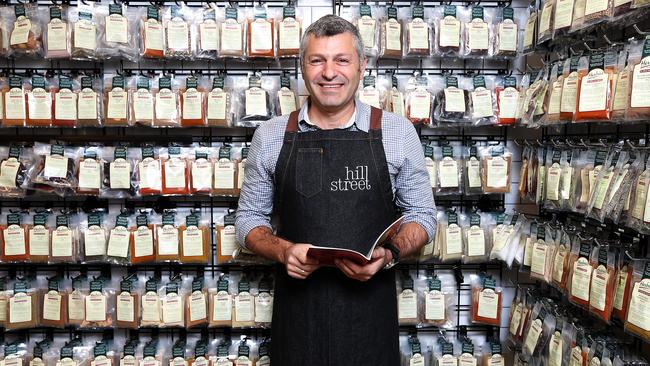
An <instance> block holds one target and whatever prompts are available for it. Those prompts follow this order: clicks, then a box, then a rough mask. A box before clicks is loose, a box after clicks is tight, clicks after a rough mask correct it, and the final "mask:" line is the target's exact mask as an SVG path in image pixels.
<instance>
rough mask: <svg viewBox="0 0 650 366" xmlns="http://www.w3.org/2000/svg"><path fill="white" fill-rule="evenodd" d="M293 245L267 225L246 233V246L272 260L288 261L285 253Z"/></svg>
mask: <svg viewBox="0 0 650 366" xmlns="http://www.w3.org/2000/svg"><path fill="white" fill-rule="evenodd" d="M290 245H291V243H290V242H289V241H287V240H284V239H281V238H279V237H277V236H275V235H273V232H272V231H271V229H269V228H268V227H266V226H258V227H256V228H254V229H253V230H251V231H250V232H249V233H248V235H246V248H247V249H249V250H250V251H252V252H254V253H256V254H258V255H261V256H262V257H264V258H267V259H270V260H272V261H276V262H280V263H286V260H285V258H284V253H285V251H286V249H287V248H288V247H289V246H290Z"/></svg>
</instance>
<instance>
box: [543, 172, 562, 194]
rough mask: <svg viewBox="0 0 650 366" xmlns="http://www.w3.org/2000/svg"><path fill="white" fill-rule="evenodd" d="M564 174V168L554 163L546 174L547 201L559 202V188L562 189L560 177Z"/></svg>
mask: <svg viewBox="0 0 650 366" xmlns="http://www.w3.org/2000/svg"><path fill="white" fill-rule="evenodd" d="M561 174H562V168H560V164H558V163H553V165H551V167H550V168H548V172H547V173H546V199H547V200H552V201H557V200H558V199H559V198H558V193H559V188H560V177H561Z"/></svg>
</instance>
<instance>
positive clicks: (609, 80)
mask: <svg viewBox="0 0 650 366" xmlns="http://www.w3.org/2000/svg"><path fill="white" fill-rule="evenodd" d="M617 62H618V60H617V57H616V53H614V52H613V51H607V52H595V53H592V54H591V55H590V56H589V65H588V66H589V67H588V70H589V71H588V73H586V74H582V75H580V76H579V78H578V95H577V97H576V99H577V106H576V112H575V114H574V115H573V122H583V121H608V120H610V119H611V118H612V116H611V113H612V89H613V83H614V80H613V76H614V75H615V73H616V66H617V65H616V64H617Z"/></svg>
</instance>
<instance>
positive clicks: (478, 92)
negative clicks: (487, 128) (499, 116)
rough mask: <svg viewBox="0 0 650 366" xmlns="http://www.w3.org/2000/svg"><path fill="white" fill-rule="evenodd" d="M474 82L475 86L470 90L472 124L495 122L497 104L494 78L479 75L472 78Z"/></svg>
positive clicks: (490, 123) (481, 124)
mask: <svg viewBox="0 0 650 366" xmlns="http://www.w3.org/2000/svg"><path fill="white" fill-rule="evenodd" d="M472 82H473V84H474V88H473V90H472V91H470V92H469V95H470V111H471V112H470V113H471V114H470V118H471V120H472V125H474V126H483V125H493V124H495V123H496V115H495V111H496V110H497V105H496V98H495V97H494V78H492V77H490V76H484V75H478V76H474V77H473V78H472Z"/></svg>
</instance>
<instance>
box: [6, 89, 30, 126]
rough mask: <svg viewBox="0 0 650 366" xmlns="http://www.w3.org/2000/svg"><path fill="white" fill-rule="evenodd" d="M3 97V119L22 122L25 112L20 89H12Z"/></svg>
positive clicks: (23, 99)
mask: <svg viewBox="0 0 650 366" xmlns="http://www.w3.org/2000/svg"><path fill="white" fill-rule="evenodd" d="M6 95H7V96H6V97H5V118H6V119H18V120H21V119H22V120H24V119H25V115H26V111H25V94H23V89H22V88H12V89H11V90H9V92H8V93H7V94H6Z"/></svg>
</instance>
